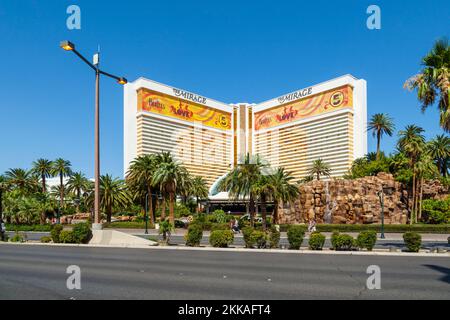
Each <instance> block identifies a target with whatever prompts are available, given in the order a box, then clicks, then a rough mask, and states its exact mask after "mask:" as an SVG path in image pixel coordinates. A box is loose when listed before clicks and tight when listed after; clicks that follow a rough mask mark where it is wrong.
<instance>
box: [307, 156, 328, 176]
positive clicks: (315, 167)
mask: <svg viewBox="0 0 450 320" xmlns="http://www.w3.org/2000/svg"><path fill="white" fill-rule="evenodd" d="M330 173H331V168H330V166H329V165H328V164H327V163H325V162H324V161H323V160H322V159H317V160H314V161H313V163H312V166H311V167H310V168H309V170H308V174H307V175H308V176H316V178H317V181H319V180H320V176H321V175H322V176H327V177H329V176H330Z"/></svg>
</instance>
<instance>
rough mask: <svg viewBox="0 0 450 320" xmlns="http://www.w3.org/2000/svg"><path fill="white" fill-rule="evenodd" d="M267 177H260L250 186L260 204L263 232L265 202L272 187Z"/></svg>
mask: <svg viewBox="0 0 450 320" xmlns="http://www.w3.org/2000/svg"><path fill="white" fill-rule="evenodd" d="M269 177H270V176H269V175H261V176H260V177H259V180H258V181H257V182H256V183H255V184H254V185H253V186H252V188H253V193H254V194H255V195H256V197H257V198H259V201H260V203H261V217H262V226H263V230H266V228H267V226H266V224H267V223H266V219H267V200H268V199H269V198H270V197H271V195H272V191H273V186H272V185H271V180H270V178H269Z"/></svg>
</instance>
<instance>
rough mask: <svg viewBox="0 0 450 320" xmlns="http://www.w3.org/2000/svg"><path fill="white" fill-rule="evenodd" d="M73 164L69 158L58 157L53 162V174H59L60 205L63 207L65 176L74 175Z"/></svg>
mask: <svg viewBox="0 0 450 320" xmlns="http://www.w3.org/2000/svg"><path fill="white" fill-rule="evenodd" d="M71 166H72V164H71V163H70V161H68V160H64V159H62V158H58V159H56V160H55V161H54V162H53V169H52V173H53V175H55V176H56V175H57V176H59V187H60V189H59V190H60V197H59V205H60V208H61V209H62V208H63V207H64V194H65V192H64V178H65V177H68V176H70V175H72V169H71Z"/></svg>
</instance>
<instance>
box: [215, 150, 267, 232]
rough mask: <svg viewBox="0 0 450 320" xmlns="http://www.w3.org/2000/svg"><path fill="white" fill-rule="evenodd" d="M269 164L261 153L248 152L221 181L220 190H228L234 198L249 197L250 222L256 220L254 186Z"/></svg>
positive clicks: (252, 224)
mask: <svg viewBox="0 0 450 320" xmlns="http://www.w3.org/2000/svg"><path fill="white" fill-rule="evenodd" d="M267 167H268V165H267V164H266V163H265V162H264V161H263V160H262V159H261V157H260V156H259V155H256V156H251V155H250V154H246V155H245V157H244V159H243V161H242V162H241V163H238V165H237V166H236V167H235V168H234V169H233V170H231V172H229V173H228V174H227V175H226V176H225V177H224V178H223V179H222V180H221V181H220V183H219V186H218V188H219V190H221V191H227V192H228V194H229V196H230V197H231V198H234V199H239V198H242V199H248V203H249V210H250V224H251V226H254V220H255V210H256V208H255V196H256V195H255V192H254V186H255V185H256V184H257V183H258V181H259V179H260V176H261V175H262V174H263V173H264V170H265V169H266V168H267Z"/></svg>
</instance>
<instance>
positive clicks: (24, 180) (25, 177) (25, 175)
mask: <svg viewBox="0 0 450 320" xmlns="http://www.w3.org/2000/svg"><path fill="white" fill-rule="evenodd" d="M5 178H6V179H7V180H8V183H9V185H10V186H11V187H12V188H14V189H18V190H20V191H21V192H24V193H28V192H30V191H34V190H35V189H36V180H35V178H34V177H33V174H32V172H31V171H27V170H24V169H21V168H14V169H9V170H8V171H6V172H5Z"/></svg>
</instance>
